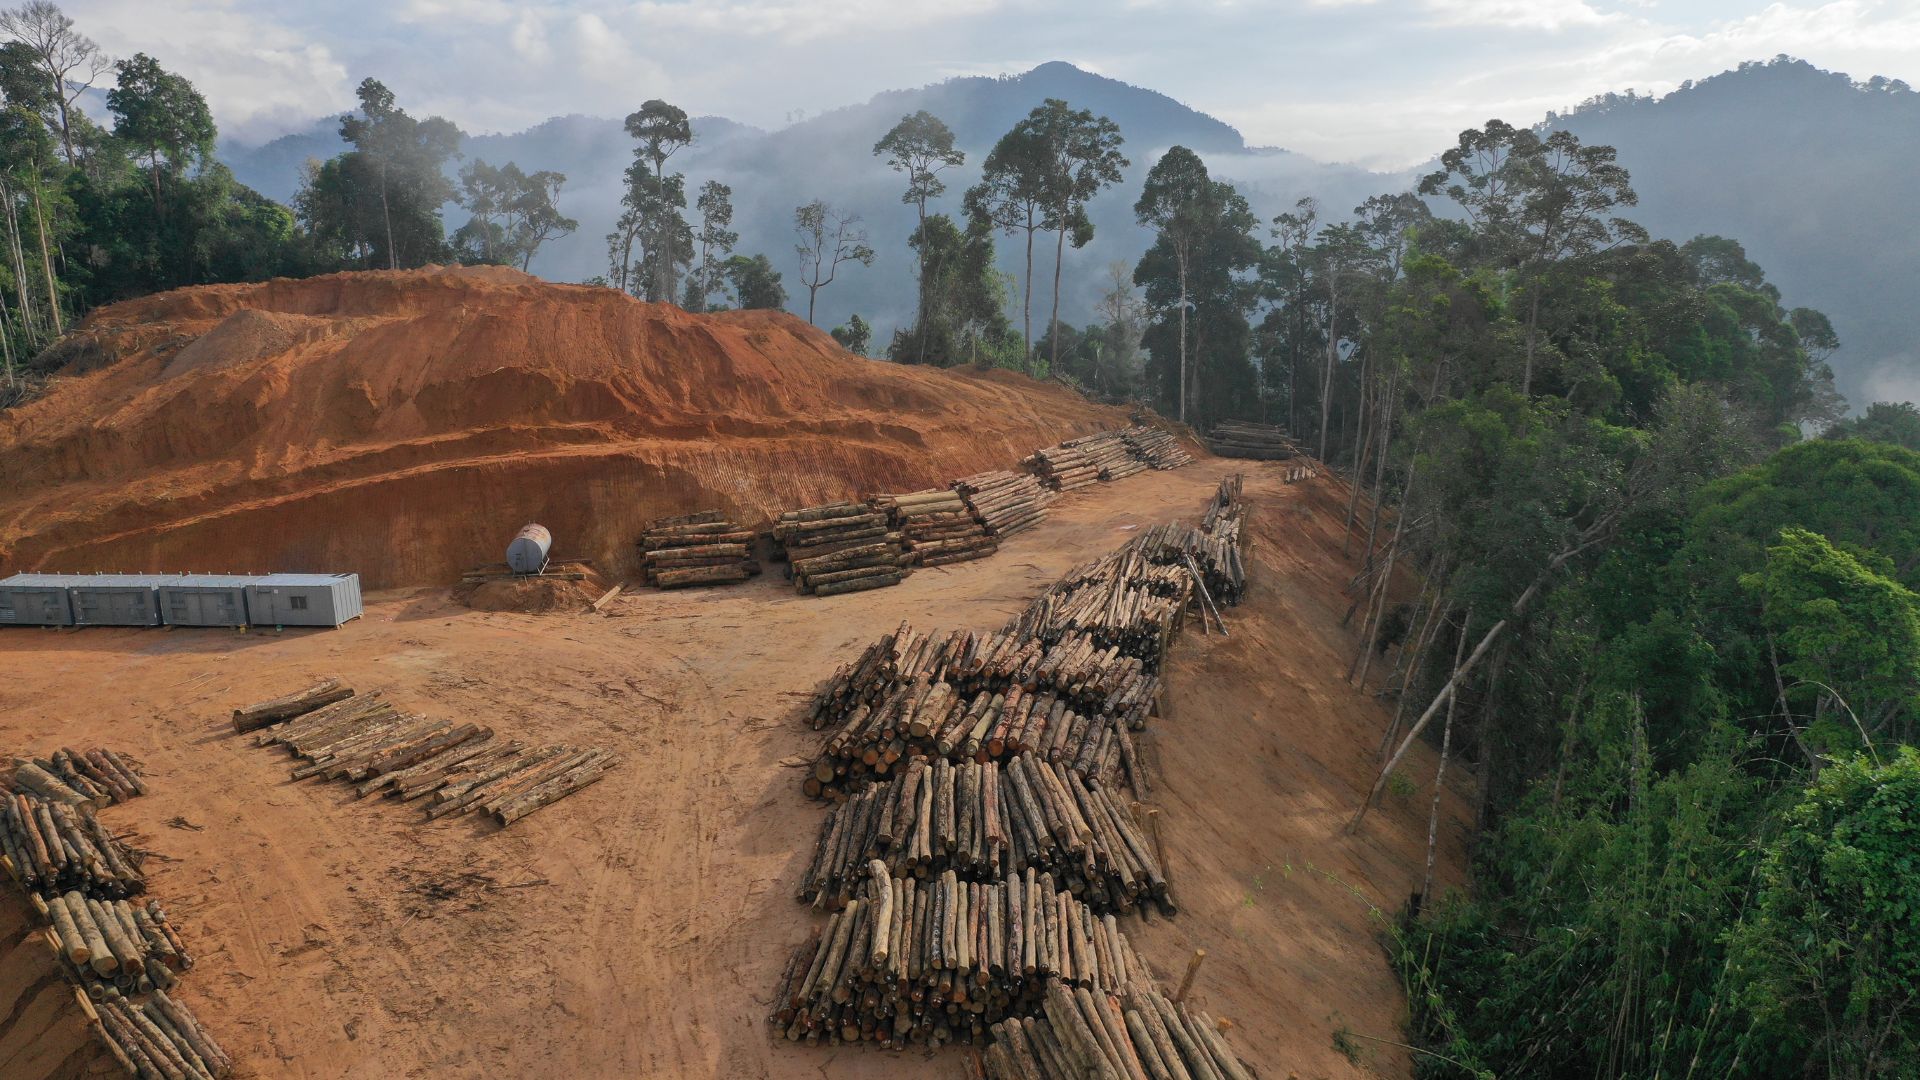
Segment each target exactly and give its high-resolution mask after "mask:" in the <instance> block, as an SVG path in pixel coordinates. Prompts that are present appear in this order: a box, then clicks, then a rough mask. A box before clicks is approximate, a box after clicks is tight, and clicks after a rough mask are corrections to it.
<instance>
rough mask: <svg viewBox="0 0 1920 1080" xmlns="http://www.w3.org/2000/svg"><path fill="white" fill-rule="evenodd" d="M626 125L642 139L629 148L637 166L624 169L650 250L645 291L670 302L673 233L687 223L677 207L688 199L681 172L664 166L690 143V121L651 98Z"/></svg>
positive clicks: (673, 274)
mask: <svg viewBox="0 0 1920 1080" xmlns="http://www.w3.org/2000/svg"><path fill="white" fill-rule="evenodd" d="M626 128H627V134H628V135H630V136H632V137H633V138H635V139H637V140H639V143H640V145H639V146H637V147H635V148H634V151H633V156H634V165H635V168H634V169H629V170H628V174H627V192H628V199H627V200H626V201H625V204H626V205H627V206H628V208H629V209H630V210H634V211H635V212H636V213H638V214H639V215H640V221H639V222H638V223H637V224H638V227H639V228H640V229H641V230H642V232H643V233H644V234H645V236H646V248H647V250H648V251H649V252H651V253H652V255H651V257H650V258H648V260H647V261H648V262H649V264H650V267H649V268H650V271H651V277H650V278H649V279H648V280H649V285H648V288H647V296H648V299H651V300H657V301H660V302H662V303H672V302H673V296H674V289H673V286H674V280H675V277H676V276H677V271H678V267H679V265H680V264H679V261H678V260H676V259H675V258H673V257H672V254H673V252H674V251H675V250H676V248H677V246H678V243H679V237H678V235H677V234H678V233H679V231H680V230H682V229H684V228H685V227H686V223H685V222H684V221H683V220H682V219H681V217H680V210H681V208H683V207H685V206H686V205H687V199H686V195H685V183H684V178H683V177H682V176H681V175H680V174H679V173H675V174H673V176H672V177H671V178H669V177H668V176H667V173H666V166H667V159H668V158H671V157H672V156H673V155H674V154H675V153H676V152H678V151H680V150H682V149H684V148H685V147H687V146H689V145H691V144H692V143H693V125H692V124H691V123H690V122H689V121H688V120H687V113H686V110H684V109H681V108H679V107H678V106H675V105H669V104H667V103H666V102H664V101H661V100H660V99H659V98H653V99H651V100H649V101H647V102H645V103H643V104H642V105H641V106H640V108H639V109H638V110H636V111H634V112H632V113H629V114H628V115H627V121H626ZM641 175H650V177H651V180H652V183H651V184H650V185H649V184H645V183H643V182H641V180H640V176H641ZM676 193H678V196H679V197H678V199H677V200H676V199H675V198H674V195H675V194H676ZM629 243H630V241H629ZM628 250H629V251H630V247H629V249H628Z"/></svg>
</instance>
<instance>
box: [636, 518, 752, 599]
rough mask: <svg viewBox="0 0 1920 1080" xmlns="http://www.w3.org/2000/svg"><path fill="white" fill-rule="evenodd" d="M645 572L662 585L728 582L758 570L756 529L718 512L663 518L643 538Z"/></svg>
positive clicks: (652, 581) (649, 579) (648, 579)
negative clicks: (748, 527) (755, 541)
mask: <svg viewBox="0 0 1920 1080" xmlns="http://www.w3.org/2000/svg"><path fill="white" fill-rule="evenodd" d="M640 552H641V554H640V563H641V573H642V575H643V576H644V579H645V581H646V583H647V584H649V585H652V586H654V587H656V588H661V589H677V588H681V587H683V586H687V585H724V584H731V583H733V582H736V581H745V580H747V579H748V578H750V577H752V576H754V575H755V574H758V573H759V572H760V564H759V562H757V561H756V560H755V559H754V557H753V532H752V530H750V529H747V528H745V527H744V526H741V525H738V524H735V523H734V522H732V521H729V520H727V518H726V516H725V515H724V514H722V513H721V512H720V511H718V510H706V511H702V512H701V513H698V514H687V515H685V516H683V517H671V518H662V519H660V520H659V521H656V522H654V523H653V524H651V525H649V526H647V531H646V532H645V533H643V534H642V535H641V537H640Z"/></svg>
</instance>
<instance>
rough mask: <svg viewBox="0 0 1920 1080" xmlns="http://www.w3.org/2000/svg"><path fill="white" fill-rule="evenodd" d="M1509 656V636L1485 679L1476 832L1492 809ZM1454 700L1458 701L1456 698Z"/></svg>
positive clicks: (1477, 769)
mask: <svg viewBox="0 0 1920 1080" xmlns="http://www.w3.org/2000/svg"><path fill="white" fill-rule="evenodd" d="M1512 655H1513V639H1512V638H1511V637H1509V638H1507V639H1506V640H1504V641H1502V642H1501V643H1500V655H1498V656H1497V657H1495V658H1494V661H1493V670H1492V672H1491V673H1490V674H1489V675H1488V677H1487V708H1486V712H1485V713H1484V714H1483V715H1482V716H1481V717H1480V760H1479V761H1477V762H1475V767H1474V771H1475V773H1476V774H1477V779H1478V780H1479V783H1478V785H1477V786H1476V789H1475V791H1474V793H1473V828H1474V831H1476V832H1478V831H1480V830H1482V829H1485V828H1486V827H1487V818H1488V815H1489V813H1490V812H1491V808H1492V806H1493V777H1494V766H1493V755H1494V747H1495V746H1497V745H1498V744H1499V739H1500V732H1499V730H1498V728H1499V720H1500V681H1501V678H1502V677H1503V676H1505V675H1506V673H1507V659H1508V658H1509V657H1511V656H1512ZM1455 700H1458V698H1457V696H1456V699H1455ZM1447 707H1448V708H1449V709H1451V708H1453V702H1448V703H1447Z"/></svg>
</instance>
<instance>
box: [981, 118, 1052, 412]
mask: <svg viewBox="0 0 1920 1080" xmlns="http://www.w3.org/2000/svg"><path fill="white" fill-rule="evenodd" d="M1048 165H1049V162H1048V159H1047V147H1046V145H1045V144H1044V143H1042V142H1041V141H1040V140H1038V139H1036V138H1034V133H1033V131H1032V130H1031V129H1030V128H1029V129H1022V128H1020V127H1015V128H1014V129H1013V130H1012V131H1009V132H1007V133H1006V134H1005V135H1002V136H1001V137H1000V141H999V142H997V143H995V144H994V146H993V150H992V151H990V152H989V153H988V154H987V160H986V163H985V164H984V165H983V166H982V167H981V170H980V182H979V183H977V184H975V185H974V186H972V187H971V188H968V189H967V194H966V197H965V199H964V204H965V206H966V213H967V217H968V218H970V219H972V220H975V221H982V222H985V223H987V224H988V225H990V226H992V227H993V228H997V229H1000V230H1001V231H1003V232H1005V233H1006V234H1007V235H1008V236H1012V235H1013V234H1015V233H1025V234H1026V248H1027V251H1026V270H1025V271H1024V272H1023V273H1022V274H1021V279H1020V288H1021V299H1020V340H1021V342H1022V346H1021V348H1022V355H1023V357H1024V360H1023V363H1024V364H1025V365H1026V370H1027V373H1028V374H1029V375H1031V374H1032V373H1033V234H1034V233H1036V232H1039V231H1040V230H1042V229H1045V228H1047V227H1048V226H1047V211H1048V208H1049V207H1050V206H1052V205H1053V200H1052V192H1051V190H1050V189H1049V186H1048V185H1049V181H1050V178H1051V174H1050V173H1049V171H1048Z"/></svg>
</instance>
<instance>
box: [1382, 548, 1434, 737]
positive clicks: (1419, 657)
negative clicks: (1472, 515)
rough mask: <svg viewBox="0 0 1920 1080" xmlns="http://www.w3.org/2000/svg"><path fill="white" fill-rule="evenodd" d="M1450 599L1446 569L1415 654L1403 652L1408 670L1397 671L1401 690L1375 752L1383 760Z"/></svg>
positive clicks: (1422, 627)
mask: <svg viewBox="0 0 1920 1080" xmlns="http://www.w3.org/2000/svg"><path fill="white" fill-rule="evenodd" d="M1450 602H1451V599H1450V597H1449V595H1448V593H1447V589H1446V574H1445V571H1444V570H1443V571H1442V573H1441V574H1440V575H1439V576H1438V577H1437V578H1436V580H1435V584H1434V590H1433V601H1432V603H1430V604H1428V605H1427V616H1426V620H1425V622H1423V623H1422V624H1421V626H1420V634H1419V636H1418V637H1417V638H1416V639H1415V643H1414V648H1413V654H1412V656H1411V657H1409V656H1408V655H1407V654H1406V653H1405V652H1402V653H1401V656H1400V660H1401V663H1400V664H1399V665H1398V668H1399V669H1401V670H1404V675H1402V674H1401V670H1396V672H1395V674H1396V675H1400V690H1399V692H1398V693H1397V694H1396V695H1395V697H1396V700H1395V702H1394V706H1393V719H1392V720H1390V721H1388V722H1387V730H1386V731H1384V732H1382V733H1381V735H1380V746H1379V749H1377V750H1375V751H1374V755H1375V757H1377V758H1378V759H1379V760H1380V761H1382V762H1384V761H1386V760H1387V749H1388V748H1389V747H1391V746H1392V745H1393V737H1394V735H1395V734H1397V733H1398V732H1399V730H1400V721H1401V720H1402V719H1403V718H1405V716H1406V714H1407V691H1408V689H1409V688H1410V684H1411V683H1412V681H1413V680H1414V679H1415V678H1417V677H1418V676H1419V674H1420V668H1421V665H1422V664H1424V663H1426V658H1427V650H1428V649H1431V648H1433V642H1434V639H1435V638H1437V637H1439V636H1440V627H1441V626H1442V625H1444V623H1442V621H1441V620H1440V618H1439V615H1440V613H1441V612H1442V611H1444V610H1446V609H1447V607H1448V606H1449V605H1450Z"/></svg>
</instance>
